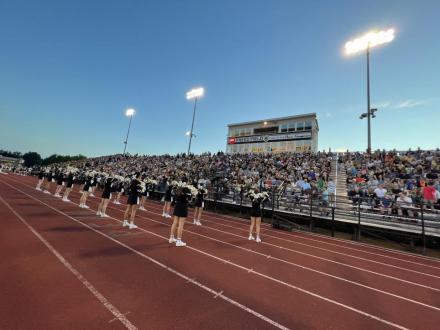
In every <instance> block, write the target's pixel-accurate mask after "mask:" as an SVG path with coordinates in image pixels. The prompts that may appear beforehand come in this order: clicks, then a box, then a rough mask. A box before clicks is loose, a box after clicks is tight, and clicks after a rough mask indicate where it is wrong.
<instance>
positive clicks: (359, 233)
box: [356, 197, 361, 242]
mask: <svg viewBox="0 0 440 330" xmlns="http://www.w3.org/2000/svg"><path fill="white" fill-rule="evenodd" d="M356 236H357V237H356V238H357V241H358V242H360V240H361V198H360V197H359V202H358V228H357V235H356Z"/></svg>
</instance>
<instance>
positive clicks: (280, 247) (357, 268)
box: [14, 180, 440, 308]
mask: <svg viewBox="0 0 440 330" xmlns="http://www.w3.org/2000/svg"><path fill="white" fill-rule="evenodd" d="M14 181H15V180H14ZM16 182H18V181H16ZM18 183H20V184H22V185H24V186H28V187H30V188H32V187H31V186H29V185H26V184H24V183H22V182H18ZM109 208H110V209H112V210H116V211H119V212H124V210H121V209H118V208H115V207H111V206H109ZM147 212H149V213H152V214H156V215H160V214H159V213H154V212H151V211H148V210H147ZM136 217H138V218H142V219H147V220H149V221H152V222H156V223H159V224H162V225H168V224H166V223H163V222H161V221H157V220H154V219H152V218H149V217H144V216H141V215H139V213H138V214H137V215H136ZM168 226H169V225H168ZM204 228H208V229H210V230H214V231H218V232H221V233H224V234H227V235H231V236H235V237H239V238H243V237H242V236H240V235H237V234H234V233H231V232H227V231H223V230H220V229H217V228H213V227H209V226H204ZM185 231H187V232H190V233H193V234H195V235H199V236H202V237H205V238H208V239H211V240H214V241H217V242H221V243H223V244H227V245H230V246H233V247H236V248H239V249H243V250H246V251H248V252H252V253H256V254H260V253H259V252H257V251H254V250H252V249H247V248H243V247H241V246H237V245H234V244H231V243H228V242H224V241H221V240H218V239H215V238H212V237H209V236H205V235H201V234H198V233H196V232H193V231H191V230H188V229H185ZM262 244H266V245H269V246H272V247H275V248H279V249H281V250H286V251H290V252H294V253H297V254H301V255H305V256H309V257H312V258H316V259H318V260H324V261H327V262H331V263H334V264H337V265H340V266H344V267H348V268H352V269H356V270H360V271H363V272H366V273H370V274H373V275H377V276H381V277H385V278H388V279H391V280H396V281H399V282H402V283H406V284H410V285H414V286H418V287H422V288H424V289H428V290H433V291H437V292H440V289H437V288H434V287H431V286H428V285H424V284H420V283H416V282H412V281H408V280H404V279H401V278H398V277H394V276H391V275H386V274H382V273H378V272H375V271H372V270H368V269H364V268H360V267H356V266H352V265H349V264H345V263H342V262H338V261H335V260H331V259H327V258H323V257H318V256H315V255H312V254H309V253H305V252H300V251H297V250H293V249H289V248H285V247H282V246H278V245H275V244H271V243H267V242H262ZM277 260H278V261H281V262H284V263H287V264H291V265H293V266H296V267H300V268H303V269H307V270H310V271H313V272H318V273H321V274H323V275H326V276H330V277H334V278H337V279H340V280H342V281H346V282H350V283H352V284H355V285H359V286H363V287H365V288H369V289H371V290H375V291H377V290H379V289H376V288H373V287H368V286H365V285H363V284H360V283H358V282H353V281H350V280H348V279H345V278H340V277H337V276H334V275H332V274H328V273H323V272H320V271H318V270H315V269H312V268H308V267H305V266H302V265H298V264H295V263H292V262H289V261H286V260H284V259H279V258H277ZM379 291H381V290H379ZM381 292H383V293H385V294H389V295H393V296H395V297H399V298H401V299H403V300H408V301H411V302H414V303H416V304H422V305H423V303H421V302H418V301H415V300H411V299H408V298H405V297H401V296H397V295H394V294H393V293H389V292H386V291H381ZM427 306H430V305H427ZM430 307H433V308H437V307H435V306H430Z"/></svg>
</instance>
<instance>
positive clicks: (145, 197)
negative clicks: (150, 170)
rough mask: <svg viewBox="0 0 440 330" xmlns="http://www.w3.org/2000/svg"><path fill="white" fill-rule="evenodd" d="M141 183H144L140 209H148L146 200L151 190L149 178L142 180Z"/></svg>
mask: <svg viewBox="0 0 440 330" xmlns="http://www.w3.org/2000/svg"><path fill="white" fill-rule="evenodd" d="M141 185H142V190H143V192H142V194H141V196H142V197H141V202H140V207H139V210H142V211H146V209H145V207H144V204H145V200H146V199H147V197H148V195H149V191H148V190H149V185H150V183H149V180H148V179H144V180H143V182H141Z"/></svg>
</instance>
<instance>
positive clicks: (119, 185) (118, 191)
mask: <svg viewBox="0 0 440 330" xmlns="http://www.w3.org/2000/svg"><path fill="white" fill-rule="evenodd" d="M123 180H124V178H123V177H120V178H119V179H118V182H117V183H116V187H115V191H116V198H115V199H114V200H113V204H116V205H120V204H121V202H120V199H121V196H122V194H123V193H124V182H123Z"/></svg>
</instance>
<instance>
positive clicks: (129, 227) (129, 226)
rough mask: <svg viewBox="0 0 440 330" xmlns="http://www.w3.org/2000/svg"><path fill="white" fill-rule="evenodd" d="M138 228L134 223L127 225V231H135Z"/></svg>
mask: <svg viewBox="0 0 440 330" xmlns="http://www.w3.org/2000/svg"><path fill="white" fill-rule="evenodd" d="M136 228H139V227H138V226H136V225H135V224H134V223H129V224H128V229H136Z"/></svg>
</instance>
